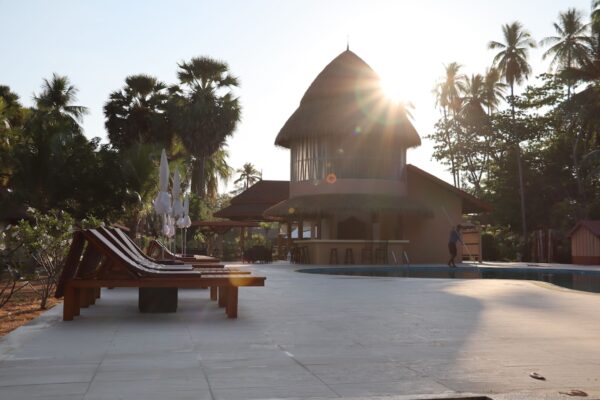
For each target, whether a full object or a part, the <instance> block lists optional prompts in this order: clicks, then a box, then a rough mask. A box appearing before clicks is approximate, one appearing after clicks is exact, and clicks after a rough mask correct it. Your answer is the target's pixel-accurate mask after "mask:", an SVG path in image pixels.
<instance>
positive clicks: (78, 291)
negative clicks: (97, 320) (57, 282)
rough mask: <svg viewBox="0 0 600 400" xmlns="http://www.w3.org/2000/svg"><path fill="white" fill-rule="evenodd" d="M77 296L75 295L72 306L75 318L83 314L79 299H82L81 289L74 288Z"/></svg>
mask: <svg viewBox="0 0 600 400" xmlns="http://www.w3.org/2000/svg"><path fill="white" fill-rule="evenodd" d="M73 291H74V293H75V295H74V297H73V298H74V299H75V300H74V301H73V305H72V310H73V316H75V317H78V316H79V314H80V313H81V304H80V302H79V299H80V298H81V289H80V288H74V289H73Z"/></svg>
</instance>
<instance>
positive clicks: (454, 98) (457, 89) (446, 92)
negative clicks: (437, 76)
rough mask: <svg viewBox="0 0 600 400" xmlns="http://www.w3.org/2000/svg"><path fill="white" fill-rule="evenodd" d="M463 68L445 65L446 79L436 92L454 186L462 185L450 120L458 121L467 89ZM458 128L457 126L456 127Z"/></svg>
mask: <svg viewBox="0 0 600 400" xmlns="http://www.w3.org/2000/svg"><path fill="white" fill-rule="evenodd" d="M461 68H462V66H461V65H460V64H458V63H456V62H452V63H450V64H448V65H444V70H445V71H444V72H445V74H444V77H443V78H442V79H441V80H440V82H439V83H438V84H437V85H436V87H435V89H434V92H435V94H436V105H437V106H438V107H439V108H440V109H441V110H442V114H443V117H444V126H445V130H446V142H447V145H448V151H449V153H450V168H451V171H452V178H453V180H454V186H456V187H458V186H459V184H460V179H459V174H460V173H459V170H458V168H457V162H456V159H455V158H456V155H455V149H454V145H453V141H452V138H451V135H450V129H449V128H450V126H449V123H448V118H449V116H450V114H452V116H453V117H454V119H456V115H457V113H458V111H459V110H460V106H461V92H462V91H464V88H465V75H463V74H462V73H461V72H460V70H461ZM455 128H456V126H455Z"/></svg>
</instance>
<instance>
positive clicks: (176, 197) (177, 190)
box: [171, 169, 183, 219]
mask: <svg viewBox="0 0 600 400" xmlns="http://www.w3.org/2000/svg"><path fill="white" fill-rule="evenodd" d="M171 194H172V196H173V217H175V218H176V219H177V218H179V217H181V216H182V215H183V205H182V204H181V179H180V178H179V170H178V169H175V173H174V174H173V190H172V191H171Z"/></svg>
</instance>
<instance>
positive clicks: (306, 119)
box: [275, 50, 421, 147]
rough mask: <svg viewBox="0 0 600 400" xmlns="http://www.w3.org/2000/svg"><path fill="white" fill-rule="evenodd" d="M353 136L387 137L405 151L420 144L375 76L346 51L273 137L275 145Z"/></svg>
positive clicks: (286, 145) (325, 72) (417, 137)
mask: <svg viewBox="0 0 600 400" xmlns="http://www.w3.org/2000/svg"><path fill="white" fill-rule="evenodd" d="M357 130H359V131H361V132H364V133H368V134H382V135H392V136H395V137H398V138H400V139H401V141H402V142H403V143H404V145H405V146H406V147H415V146H419V145H420V144H421V139H420V137H419V134H418V133H417V131H416V129H415V128H414V126H413V125H412V123H411V122H410V120H409V118H408V117H407V116H406V114H405V112H404V111H403V109H402V107H399V106H398V105H397V104H395V103H393V102H392V101H390V100H389V99H388V98H387V97H386V96H385V95H384V93H383V90H382V88H381V85H380V79H379V76H378V75H377V74H376V73H375V71H373V69H372V68H371V67H370V66H369V65H368V64H367V63H366V62H364V61H363V60H362V59H361V58H360V57H358V56H357V55H356V54H354V53H353V52H351V51H350V50H346V51H344V52H343V53H342V54H340V55H339V56H337V57H336V58H335V59H334V60H333V61H331V62H330V63H329V64H328V65H327V66H326V67H325V69H323V71H322V72H321V73H320V74H319V75H318V76H317V78H316V79H315V80H314V81H313V82H312V84H311V85H310V86H309V88H308V90H307V91H306V93H305V94H304V96H303V97H302V100H301V101H300V106H299V107H298V109H296V111H295V112H294V113H293V114H292V115H291V116H290V118H289V119H288V120H287V122H286V123H285V124H284V126H283V127H282V128H281V130H280V131H279V134H278V135H277V138H276V139H275V144H276V145H279V146H283V147H290V143H291V142H292V141H293V140H296V139H301V138H304V137H314V136H319V137H323V136H350V135H352V134H354V133H356V131H357Z"/></svg>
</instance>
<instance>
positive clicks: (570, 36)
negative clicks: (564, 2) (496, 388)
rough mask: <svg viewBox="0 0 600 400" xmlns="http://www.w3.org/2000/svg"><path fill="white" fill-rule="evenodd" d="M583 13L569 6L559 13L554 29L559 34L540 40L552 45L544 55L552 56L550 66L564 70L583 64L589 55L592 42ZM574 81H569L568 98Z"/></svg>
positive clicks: (543, 43)
mask: <svg viewBox="0 0 600 400" xmlns="http://www.w3.org/2000/svg"><path fill="white" fill-rule="evenodd" d="M582 19H583V14H582V13H581V12H580V11H579V10H576V9H574V8H569V9H568V10H567V11H565V12H561V13H560V14H559V15H558V22H555V23H554V30H555V31H556V33H557V35H558V36H549V37H546V38H544V39H542V40H541V41H540V45H541V46H548V45H549V46H551V47H550V48H549V49H548V50H546V52H545V53H544V55H543V58H544V59H546V58H547V57H549V56H552V62H551V63H550V68H554V69H555V70H556V71H563V70H565V69H568V68H573V67H578V66H581V65H582V63H583V62H584V61H585V60H586V59H587V57H588V50H589V46H590V44H591V41H590V39H591V38H590V37H589V36H588V35H587V33H588V24H584V23H583V21H582ZM572 86H573V84H572V81H570V80H568V81H567V98H571V88H572Z"/></svg>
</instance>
